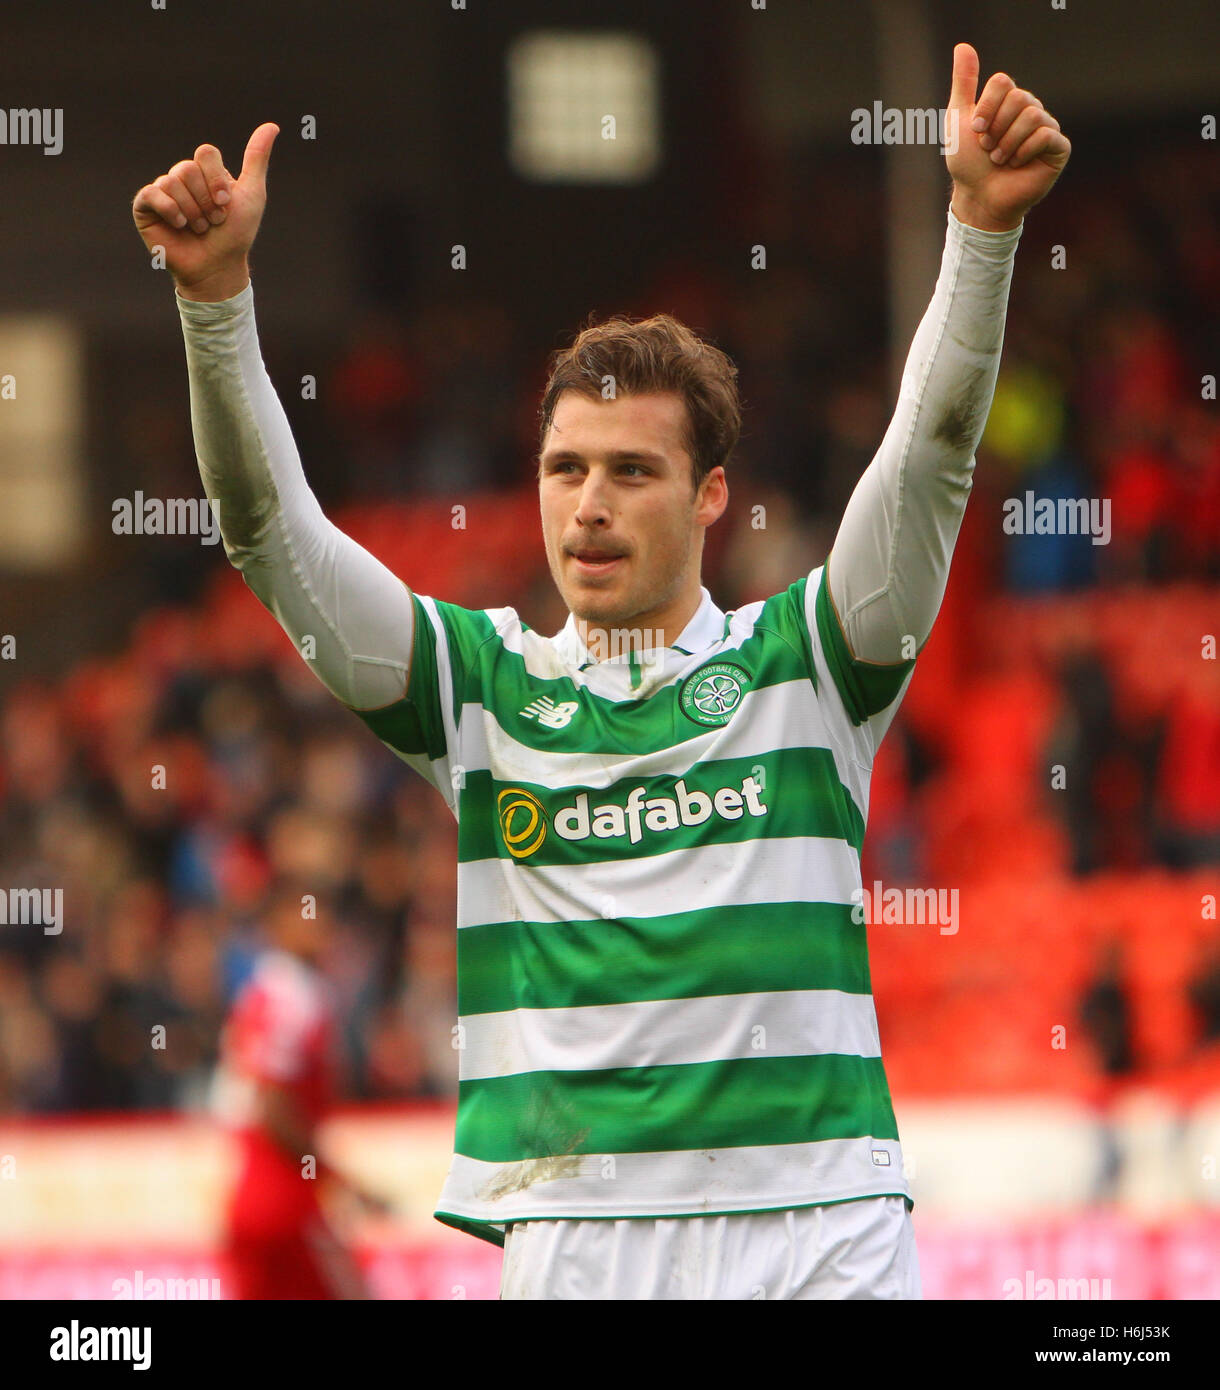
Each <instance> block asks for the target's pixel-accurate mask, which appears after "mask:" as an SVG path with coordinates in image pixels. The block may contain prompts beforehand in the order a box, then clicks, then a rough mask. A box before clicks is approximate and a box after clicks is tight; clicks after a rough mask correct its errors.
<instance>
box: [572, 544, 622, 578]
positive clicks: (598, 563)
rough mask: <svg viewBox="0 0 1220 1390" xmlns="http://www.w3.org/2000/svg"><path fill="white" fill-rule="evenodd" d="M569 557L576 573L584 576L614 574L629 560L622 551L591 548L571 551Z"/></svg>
mask: <svg viewBox="0 0 1220 1390" xmlns="http://www.w3.org/2000/svg"><path fill="white" fill-rule="evenodd" d="M567 556H568V559H569V560H570V561H571V562H572V563H573V565H574V566H575V567H576V572H577V573H578V574H584V575H593V574H612V573H613V572H614V571H615V570H617V569H618V568H619V566H621V565H623V564H625V563H626V560H627V557H626V556H625V555H624V554H623V553H622V552H621V551H617V550H596V549H592V548H590V547H585V548H583V549H581V550H569V551H568V552H567Z"/></svg>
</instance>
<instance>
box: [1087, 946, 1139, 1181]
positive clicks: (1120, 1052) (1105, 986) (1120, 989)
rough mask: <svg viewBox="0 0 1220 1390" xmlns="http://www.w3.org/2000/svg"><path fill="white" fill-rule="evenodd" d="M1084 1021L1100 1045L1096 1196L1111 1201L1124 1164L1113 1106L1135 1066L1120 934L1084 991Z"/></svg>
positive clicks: (1098, 1060)
mask: <svg viewBox="0 0 1220 1390" xmlns="http://www.w3.org/2000/svg"><path fill="white" fill-rule="evenodd" d="M1080 1022H1081V1024H1082V1026H1083V1027H1084V1028H1085V1030H1086V1032H1087V1033H1088V1035H1089V1038H1090V1040H1091V1041H1092V1044H1093V1047H1094V1049H1095V1050H1096V1053H1097V1063H1098V1067H1099V1070H1100V1073H1101V1084H1100V1085H1099V1086H1098V1088H1097V1091H1096V1097H1095V1098H1096V1113H1097V1120H1098V1140H1099V1145H1100V1158H1099V1162H1098V1169H1097V1175H1096V1178H1095V1179H1094V1183H1093V1191H1092V1200H1093V1201H1094V1202H1099V1203H1100V1202H1108V1201H1112V1200H1113V1199H1114V1197H1115V1194H1116V1193H1117V1191H1118V1186H1119V1181H1120V1179H1121V1177H1122V1168H1123V1154H1122V1149H1121V1147H1120V1146H1119V1143H1118V1136H1117V1133H1116V1127H1115V1123H1114V1118H1113V1110H1114V1106H1115V1104H1116V1102H1117V1100H1118V1099H1119V1097H1120V1096H1121V1095H1122V1093H1123V1090H1124V1089H1125V1083H1126V1082H1127V1081H1128V1080H1129V1079H1130V1077H1131V1075H1132V1073H1133V1072H1134V1070H1135V1059H1134V1053H1133V1050H1132V1042H1131V1006H1130V1002H1129V1000H1128V996H1127V988H1126V985H1125V983H1124V981H1123V976H1122V948H1121V946H1120V944H1119V943H1118V941H1117V940H1111V941H1109V942H1108V943H1107V944H1106V946H1105V948H1104V950H1103V953H1102V958H1101V962H1100V966H1099V969H1098V972H1097V974H1096V976H1095V977H1094V978H1093V980H1092V982H1091V983H1090V984H1089V986H1088V987H1087V988H1086V990H1085V992H1084V996H1083V998H1082V999H1081V1001H1080Z"/></svg>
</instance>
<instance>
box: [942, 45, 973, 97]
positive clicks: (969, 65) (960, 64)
mask: <svg viewBox="0 0 1220 1390" xmlns="http://www.w3.org/2000/svg"><path fill="white" fill-rule="evenodd" d="M978 88H979V55H978V54H977V53H976V52H975V51H974V49H973V48H971V47H970V45H969V44H968V43H959V44H955V45H954V48H953V90H952V91H951V92H950V93H949V106H950V108H951V109H953V110H957V111H961V110H963V109H965V108H966V107H973V106H974V100H975V97H976V96H977V94H978Z"/></svg>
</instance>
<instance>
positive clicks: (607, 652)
mask: <svg viewBox="0 0 1220 1390" xmlns="http://www.w3.org/2000/svg"><path fill="white" fill-rule="evenodd" d="M702 602H703V594H702V593H701V592H700V585H699V581H698V578H696V579H695V582H694V587H693V589H689V590H687V591H684V592H683V593H682V594H681V595H680V596H679V597H678V598H676V599H674V600H673V602H671V603H667V604H664V605H663V606H662V607H660V608H655V609H653V610H652V611H650V612H648V613H638V614H636V616H635V617H634V618H630V619H627V620H626V621H623V622H620V623H614V622H610V623H607V622H605V621H594V620H593V619H591V618H577V619H576V631H577V632H579V633H580V639H581V641H582V642H583V643H584V644H585V646H586V647H587V648H588V651H589V655H590V656H591V657H592V658H593V660H594V661H607V660H609V659H610V658H611V657H615V656H625V655H626V654H627V652H629V651H632V650H635V651H640V650H647V649H648V648H651V647H671V646H673V644H674V643H675V642H676V641H677V640H678V638H679V637H680V636H681V634H682V632H683V630H684V629H685V627H686V625H687V624H688V623H689V622H690V620H691V619H692V618H693V617H694V616H695V614H696V613H697V612H698V611H699V605H700V604H701V603H702Z"/></svg>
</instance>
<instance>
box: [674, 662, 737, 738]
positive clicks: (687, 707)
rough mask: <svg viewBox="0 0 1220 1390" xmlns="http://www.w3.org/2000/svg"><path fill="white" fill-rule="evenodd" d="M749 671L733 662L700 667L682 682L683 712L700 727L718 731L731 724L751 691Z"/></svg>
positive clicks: (679, 700)
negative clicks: (701, 725) (719, 728)
mask: <svg viewBox="0 0 1220 1390" xmlns="http://www.w3.org/2000/svg"><path fill="white" fill-rule="evenodd" d="M752 679H753V678H752V677H751V675H750V673H749V672H748V671H744V670H742V668H741V667H740V666H734V665H733V663H732V662H731V661H713V662H712V663H711V664H710V665H709V666H700V667H699V669H698V670H697V671H694V672H692V673H691V674H690V675H689V676H687V678H686V679H685V680H684V681H683V682H682V689H681V691H680V693H679V695H678V703H679V704H680V705H681V707H682V713H683V714H685V715H686V717H687V718H688V719H693V720H694V721H695V723H696V724H705V725H707V726H708V727H709V728H716V727H717V726H719V725H721V724H727V723H728V722H729V720H730V719H731V718H732V717H733V715H734V714H736V712H737V707H738V706H739V705H740V704H741V701H742V697H743V696H744V695H745V693H746V691H747V689H749V685H750V681H751V680H752Z"/></svg>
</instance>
